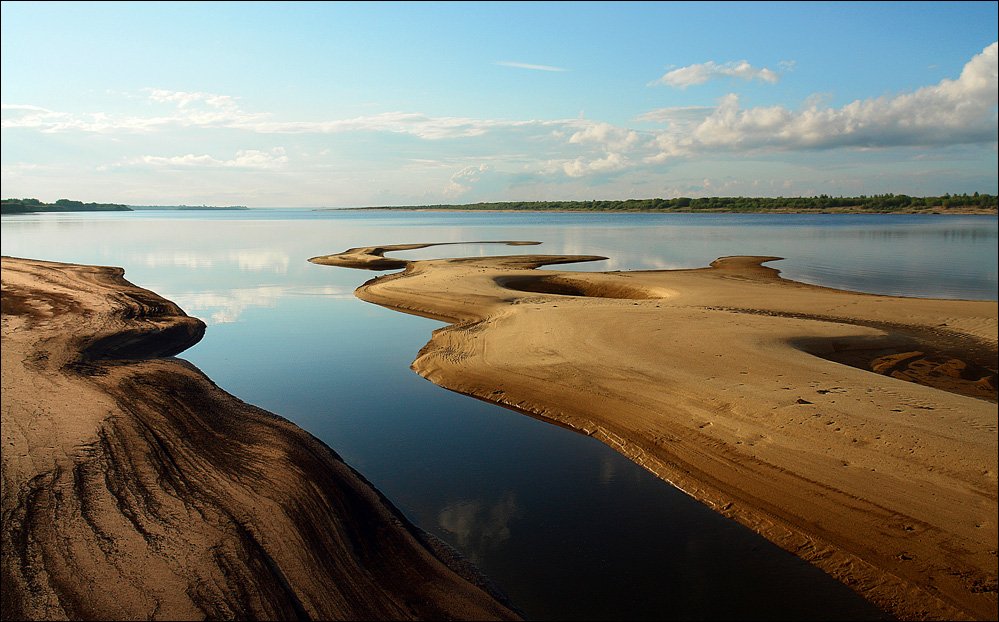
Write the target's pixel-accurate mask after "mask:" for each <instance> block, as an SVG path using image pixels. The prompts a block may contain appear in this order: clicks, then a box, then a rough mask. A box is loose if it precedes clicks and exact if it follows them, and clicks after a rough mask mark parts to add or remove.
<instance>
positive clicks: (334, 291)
mask: <svg viewBox="0 0 999 622" xmlns="http://www.w3.org/2000/svg"><path fill="white" fill-rule="evenodd" d="M289 295H293V296H328V297H333V298H351V297H353V295H354V294H353V292H352V290H351V289H350V288H347V287H334V286H329V285H327V286H321V287H301V286H298V287H295V286H282V285H261V286H259V287H243V288H234V289H225V290H213V291H206V292H181V293H175V294H170V295H168V296H167V298H169V299H170V300H172V301H174V302H175V303H177V304H178V305H180V308H181V309H183V310H184V311H185V312H186V313H188V314H189V315H193V316H195V317H198V318H200V319H201V320H203V321H204V322H205V323H206V324H208V325H212V324H229V323H232V322H236V321H238V320H239V318H240V316H241V315H242V314H243V312H244V311H246V310H247V309H250V308H254V307H268V308H272V307H274V306H276V305H277V302H278V300H280V299H281V298H284V297H286V296H289Z"/></svg>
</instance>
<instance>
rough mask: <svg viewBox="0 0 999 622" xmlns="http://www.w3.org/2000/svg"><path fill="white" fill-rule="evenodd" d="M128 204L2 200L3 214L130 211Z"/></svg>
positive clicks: (68, 200)
mask: <svg viewBox="0 0 999 622" xmlns="http://www.w3.org/2000/svg"><path fill="white" fill-rule="evenodd" d="M130 211H132V210H131V208H130V207H128V206H127V205H119V204H117V203H84V202H83V201H72V200H70V199H59V200H58V201H56V202H55V203H42V202H41V201H39V200H38V199H4V200H3V201H2V202H0V213H2V214H29V213H31V212H130Z"/></svg>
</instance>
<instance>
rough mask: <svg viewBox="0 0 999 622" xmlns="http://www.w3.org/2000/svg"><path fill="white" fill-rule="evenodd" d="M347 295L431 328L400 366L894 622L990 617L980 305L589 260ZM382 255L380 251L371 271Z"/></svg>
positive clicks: (759, 269) (990, 382) (355, 259)
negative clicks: (706, 509)
mask: <svg viewBox="0 0 999 622" xmlns="http://www.w3.org/2000/svg"><path fill="white" fill-rule="evenodd" d="M419 246H427V245H417V244H409V245H403V246H398V247H395V246H391V245H385V246H377V247H366V248H356V249H350V250H348V251H345V252H343V253H339V254H334V255H328V256H323V257H315V258H313V259H311V260H310V261H313V262H315V263H320V264H326V265H333V266H343V267H359V268H368V269H392V268H404V270H403V271H402V272H399V273H395V274H391V275H388V276H382V277H379V278H377V279H373V280H371V281H368V282H367V283H365V284H364V285H362V286H361V287H360V288H358V290H357V292H356V294H357V296H358V297H360V298H361V299H363V300H366V301H369V302H373V303H376V304H380V305H382V306H385V307H388V308H391V309H395V310H397V311H402V312H406V313H411V314H415V315H420V316H424V317H430V318H433V319H437V320H440V321H445V322H448V323H449V324H451V325H450V326H448V327H445V328H441V329H438V330H436V331H434V333H433V337H432V338H431V340H430V341H429V342H428V343H427V344H426V346H424V348H423V349H422V350H421V351H420V353H419V355H418V356H417V358H416V360H415V361H414V363H413V369H414V370H415V371H417V372H418V373H419V374H420V375H422V376H424V377H426V378H428V379H429V380H431V381H433V382H435V383H437V384H439V385H441V386H444V387H447V388H449V389H452V390H454V391H457V392H460V393H464V394H467V395H472V396H475V397H478V398H481V399H484V400H488V401H492V402H495V403H497V404H500V405H503V406H507V407H509V408H513V409H515V410H518V411H520V412H524V413H527V414H530V415H531V416H534V417H537V418H540V419H543V420H546V421H550V422H553V423H557V424H559V425H563V426H567V427H569V428H572V429H574V430H577V431H579V432H581V433H584V434H587V435H590V436H593V437H594V438H597V439H599V440H601V441H602V442H604V443H606V444H608V445H609V446H611V447H613V448H614V449H616V450H617V451H619V452H621V453H622V454H624V455H626V456H628V457H629V458H631V459H632V460H633V461H635V462H636V463H638V464H640V465H642V466H643V467H645V468H647V469H648V470H650V471H652V472H653V473H656V474H657V475H659V476H660V477H662V478H663V479H665V480H667V481H669V482H671V483H673V484H674V485H676V486H678V487H679V488H681V489H682V490H684V491H686V492H687V493H689V494H690V495H692V496H694V497H695V498H697V499H699V500H701V501H702V502H704V503H706V504H707V505H709V506H710V507H712V508H714V509H715V510H716V511H718V512H720V513H722V514H724V515H726V516H729V517H731V518H733V519H735V520H737V521H739V522H741V523H743V524H745V525H747V526H749V527H751V528H752V529H754V530H756V531H757V532H759V533H760V534H762V535H764V536H765V537H767V538H768V539H770V540H771V541H773V542H775V543H777V544H778V545H780V546H782V547H784V548H785V549H787V550H788V551H791V552H793V553H795V554H796V555H798V556H799V557H801V558H803V559H805V560H808V561H810V562H811V563H813V564H815V565H816V566H818V567H820V568H822V569H823V570H825V571H826V572H827V573H829V574H830V575H832V576H833V577H836V578H837V579H839V580H840V581H842V582H843V583H845V584H846V585H848V586H850V587H851V588H853V589H854V590H855V591H857V592H858V593H859V594H861V595H862V596H864V597H865V598H867V599H868V600H870V601H871V602H872V603H874V604H875V605H877V606H879V607H881V608H882V609H883V610H885V611H887V612H890V613H891V614H893V615H895V616H898V617H899V618H901V619H943V620H949V619H982V620H987V619H995V617H996V613H997V607H996V583H997V577H996V545H997V542H996V539H997V535H996V515H997V473H996V467H995V465H996V463H997V424H996V368H997V354H996V352H997V343H996V341H997V304H996V302H992V301H960V300H934V299H917V298H899V297H891V296H877V295H870V294H858V293H852V292H845V291H839V290H834V289H829V288H823V287H817V286H811V285H806V284H802V283H797V282H793V281H788V280H784V279H781V278H780V277H779V275H778V272H777V271H776V270H774V269H771V268H768V267H764V266H762V265H761V264H762V263H763V262H766V261H771V260H774V259H778V258H774V257H732V258H722V259H719V260H718V261H716V262H714V263H713V264H712V266H711V267H709V268H702V269H696V270H674V271H638V272H607V273H600V272H594V273H586V272H576V271H572V272H567V271H557V270H539V269H537V268H539V267H540V266H543V265H551V264H554V263H563V262H577V261H586V260H592V259H598V258H597V257H592V256H544V255H519V256H503V257H474V258H473V257H465V258H458V259H442V260H423V261H405V260H398V259H394V258H391V257H388V258H386V257H384V254H385V253H386V252H391V251H392V250H403V249H411V248H415V247H419ZM385 262H388V263H385Z"/></svg>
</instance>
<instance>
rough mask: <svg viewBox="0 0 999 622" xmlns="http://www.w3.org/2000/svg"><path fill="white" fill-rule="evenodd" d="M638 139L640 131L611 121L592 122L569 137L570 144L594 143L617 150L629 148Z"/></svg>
mask: <svg viewBox="0 0 999 622" xmlns="http://www.w3.org/2000/svg"><path fill="white" fill-rule="evenodd" d="M638 141H639V136H638V132H635V131H634V130H628V129H625V128H621V127H617V126H614V125H611V124H610V123H591V124H589V125H587V126H586V127H584V128H583V129H581V130H579V131H577V132H575V133H573V134H572V136H570V137H569V143H570V144H574V145H585V144H592V145H598V146H600V147H603V148H605V149H608V150H615V151H616V150H622V149H627V148H629V147H631V146H633V145H635V144H636V143H637V142H638Z"/></svg>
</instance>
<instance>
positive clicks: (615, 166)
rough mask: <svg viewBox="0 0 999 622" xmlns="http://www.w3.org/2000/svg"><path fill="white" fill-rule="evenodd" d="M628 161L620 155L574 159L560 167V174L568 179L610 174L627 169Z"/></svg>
mask: <svg viewBox="0 0 999 622" xmlns="http://www.w3.org/2000/svg"><path fill="white" fill-rule="evenodd" d="M629 165H630V161H629V160H628V158H627V157H626V156H624V155H623V154H620V153H608V154H607V155H605V156H604V157H602V158H596V159H586V158H582V157H580V158H576V159H575V160H570V161H568V162H563V163H561V165H560V168H561V170H562V172H564V173H565V174H566V175H568V176H569V177H583V176H586V175H592V174H594V173H612V172H614V171H620V170H624V169H626V168H628V166H629Z"/></svg>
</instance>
